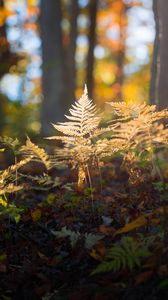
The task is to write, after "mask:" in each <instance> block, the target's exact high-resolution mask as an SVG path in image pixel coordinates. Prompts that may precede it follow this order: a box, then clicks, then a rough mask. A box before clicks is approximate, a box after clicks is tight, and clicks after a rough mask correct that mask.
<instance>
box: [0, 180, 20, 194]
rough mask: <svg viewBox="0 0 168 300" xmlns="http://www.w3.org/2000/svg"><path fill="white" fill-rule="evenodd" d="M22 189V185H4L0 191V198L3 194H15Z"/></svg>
mask: <svg viewBox="0 0 168 300" xmlns="http://www.w3.org/2000/svg"><path fill="white" fill-rule="evenodd" d="M21 189H23V186H22V185H15V184H13V183H10V184H7V185H5V186H4V187H3V188H1V189H0V196H1V195H4V194H11V193H16V192H18V191H20V190H21Z"/></svg>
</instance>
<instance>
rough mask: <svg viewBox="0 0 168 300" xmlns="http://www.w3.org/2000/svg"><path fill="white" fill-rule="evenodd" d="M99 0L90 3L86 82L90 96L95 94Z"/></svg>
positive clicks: (91, 0) (92, 0)
mask: <svg viewBox="0 0 168 300" xmlns="http://www.w3.org/2000/svg"><path fill="white" fill-rule="evenodd" d="M97 8H98V0H90V3H89V20H90V28H89V35H88V43H89V49H88V57H87V70H86V84H87V88H88V95H89V97H90V98H92V96H93V89H94V74H93V70H94V48H95V44H96V17H97Z"/></svg>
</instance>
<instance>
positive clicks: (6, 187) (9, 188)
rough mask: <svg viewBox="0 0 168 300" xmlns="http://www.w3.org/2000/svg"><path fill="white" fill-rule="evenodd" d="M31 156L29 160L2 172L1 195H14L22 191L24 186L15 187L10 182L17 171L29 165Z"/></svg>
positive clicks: (0, 181)
mask: <svg viewBox="0 0 168 300" xmlns="http://www.w3.org/2000/svg"><path fill="white" fill-rule="evenodd" d="M31 158H32V157H31V156H30V157H28V158H25V159H23V160H21V161H20V162H18V163H17V164H15V165H12V166H10V167H9V168H8V169H6V170H4V171H0V195H4V194H6V193H14V192H16V191H18V190H20V189H22V186H18V185H14V184H13V183H11V182H9V181H10V179H11V177H12V175H13V173H16V171H17V170H18V169H19V168H21V167H23V166H24V165H25V164H27V163H29V161H30V160H31Z"/></svg>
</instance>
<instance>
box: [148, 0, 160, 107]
mask: <svg viewBox="0 0 168 300" xmlns="http://www.w3.org/2000/svg"><path fill="white" fill-rule="evenodd" d="M153 14H154V20H155V40H154V45H153V58H152V66H151V82H150V91H149V98H150V104H157V105H158V73H159V33H160V24H159V22H160V21H159V10H158V1H157V0H153Z"/></svg>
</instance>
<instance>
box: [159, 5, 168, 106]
mask: <svg viewBox="0 0 168 300" xmlns="http://www.w3.org/2000/svg"><path fill="white" fill-rule="evenodd" d="M158 5H159V14H160V36H159V37H160V47H159V49H160V51H159V52H160V53H159V54H160V55H159V60H160V70H159V80H158V109H159V110H161V109H163V108H166V107H168V50H167V46H168V17H167V12H168V1H165V0H158Z"/></svg>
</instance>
